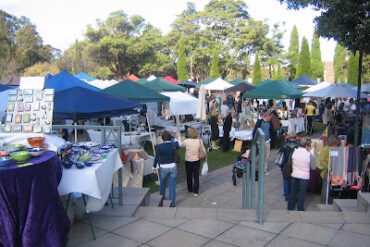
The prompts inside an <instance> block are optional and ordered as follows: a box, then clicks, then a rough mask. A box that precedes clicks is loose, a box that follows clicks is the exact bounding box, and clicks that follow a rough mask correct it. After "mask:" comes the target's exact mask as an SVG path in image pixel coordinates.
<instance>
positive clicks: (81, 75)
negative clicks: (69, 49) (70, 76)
mask: <svg viewBox="0 0 370 247" xmlns="http://www.w3.org/2000/svg"><path fill="white" fill-rule="evenodd" d="M75 77H76V78H77V79H80V80H82V81H95V80H96V78H94V77H91V76H89V75H87V74H85V73H84V72H80V73H78V74H77V75H75Z"/></svg>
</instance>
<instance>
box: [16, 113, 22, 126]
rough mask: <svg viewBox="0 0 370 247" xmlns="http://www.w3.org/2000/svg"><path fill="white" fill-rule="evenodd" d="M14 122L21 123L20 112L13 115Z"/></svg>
mask: <svg viewBox="0 0 370 247" xmlns="http://www.w3.org/2000/svg"><path fill="white" fill-rule="evenodd" d="M14 123H16V124H20V123H22V114H16V115H15V120H14Z"/></svg>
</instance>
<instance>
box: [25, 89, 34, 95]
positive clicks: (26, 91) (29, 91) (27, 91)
mask: <svg viewBox="0 0 370 247" xmlns="http://www.w3.org/2000/svg"><path fill="white" fill-rule="evenodd" d="M23 94H24V95H26V94H27V95H32V94H33V90H32V89H24V90H23Z"/></svg>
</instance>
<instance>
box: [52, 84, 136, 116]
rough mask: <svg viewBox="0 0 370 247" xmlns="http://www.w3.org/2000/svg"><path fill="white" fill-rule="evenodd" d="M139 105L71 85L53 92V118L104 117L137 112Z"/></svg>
mask: <svg viewBox="0 0 370 247" xmlns="http://www.w3.org/2000/svg"><path fill="white" fill-rule="evenodd" d="M138 107H140V105H139V104H138V103H136V102H133V101H129V100H124V99H121V98H117V97H114V96H111V95H109V94H106V93H102V92H97V91H93V90H90V89H87V88H83V87H73V88H69V89H66V90H62V91H59V92H56V93H55V96H54V116H53V117H54V118H55V119H72V120H74V121H77V120H79V119H81V120H82V119H91V118H105V117H112V116H121V115H126V114H133V113H137V112H138V111H137V110H136V108H138Z"/></svg>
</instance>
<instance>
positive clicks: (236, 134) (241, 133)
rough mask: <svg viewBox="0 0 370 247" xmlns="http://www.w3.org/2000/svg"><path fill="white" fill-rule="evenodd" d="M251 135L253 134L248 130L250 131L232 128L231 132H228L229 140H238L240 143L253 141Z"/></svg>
mask: <svg viewBox="0 0 370 247" xmlns="http://www.w3.org/2000/svg"><path fill="white" fill-rule="evenodd" d="M252 133H253V130H252V129H250V130H235V128H232V129H231V131H230V139H231V140H234V139H238V140H241V141H248V140H252V139H253V136H252Z"/></svg>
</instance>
